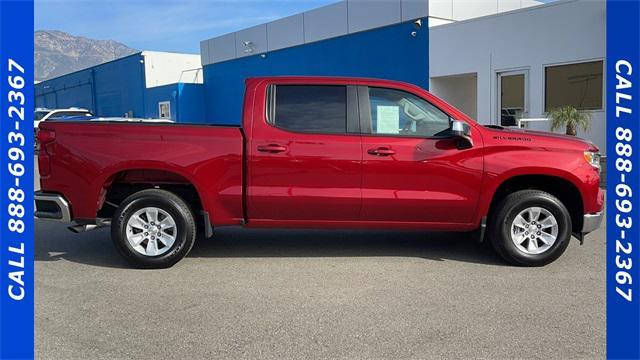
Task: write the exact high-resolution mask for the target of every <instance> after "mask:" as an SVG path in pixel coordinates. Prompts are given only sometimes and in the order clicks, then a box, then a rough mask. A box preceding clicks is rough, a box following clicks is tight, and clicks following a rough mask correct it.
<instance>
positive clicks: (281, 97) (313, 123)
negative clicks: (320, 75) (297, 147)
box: [273, 85, 347, 133]
mask: <svg viewBox="0 0 640 360" xmlns="http://www.w3.org/2000/svg"><path fill="white" fill-rule="evenodd" d="M275 100H276V101H275V113H274V119H273V122H274V123H275V125H276V126H277V127H280V128H283V129H287V130H292V131H301V132H322V133H345V132H346V126H347V88H346V86H307V85H278V86H276V88H275Z"/></svg>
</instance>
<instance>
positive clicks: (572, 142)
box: [484, 125, 599, 152]
mask: <svg viewBox="0 0 640 360" xmlns="http://www.w3.org/2000/svg"><path fill="white" fill-rule="evenodd" d="M484 129H485V130H488V132H489V133H490V135H491V136H493V138H494V139H496V140H502V139H504V140H516V141H517V140H521V141H527V142H528V141H536V142H540V143H545V144H548V145H549V146H552V147H562V148H573V149H576V150H581V151H585V150H587V151H596V152H597V151H599V149H598V147H597V146H596V145H595V144H594V143H592V142H591V141H588V140H585V139H581V138H579V137H575V136H571V135H565V134H557V133H553V132H549V131H535V130H525V129H518V128H505V127H502V126H496V125H488V126H484ZM540 145H542V144H540Z"/></svg>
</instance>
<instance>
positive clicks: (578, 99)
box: [545, 61, 603, 112]
mask: <svg viewBox="0 0 640 360" xmlns="http://www.w3.org/2000/svg"><path fill="white" fill-rule="evenodd" d="M602 81H603V78H602V61H593V62H586V63H580V64H569V65H560V66H548V67H547V68H546V69H545V111H547V112H548V111H551V110H553V109H554V108H557V107H560V106H567V105H570V106H573V107H574V108H576V109H578V110H599V109H602V85H603V82H602Z"/></svg>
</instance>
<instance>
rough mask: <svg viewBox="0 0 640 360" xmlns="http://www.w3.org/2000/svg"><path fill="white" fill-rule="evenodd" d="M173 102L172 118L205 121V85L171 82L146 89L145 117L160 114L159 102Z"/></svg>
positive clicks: (193, 121) (155, 116)
mask: <svg viewBox="0 0 640 360" xmlns="http://www.w3.org/2000/svg"><path fill="white" fill-rule="evenodd" d="M161 101H170V102H171V118H172V119H173V120H175V121H177V122H182V123H191V124H194V123H195V124H197V123H204V122H205V104H204V85H202V84H182V83H179V84H170V85H164V86H157V87H153V88H149V89H146V92H145V114H146V115H145V117H152V118H157V117H159V116H160V114H159V109H158V103H159V102H161Z"/></svg>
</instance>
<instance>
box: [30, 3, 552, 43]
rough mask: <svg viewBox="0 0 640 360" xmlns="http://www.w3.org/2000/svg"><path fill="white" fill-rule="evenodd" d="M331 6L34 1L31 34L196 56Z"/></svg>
mask: <svg viewBox="0 0 640 360" xmlns="http://www.w3.org/2000/svg"><path fill="white" fill-rule="evenodd" d="M542 1H543V2H550V1H552V0H542ZM334 2H337V0H35V28H36V30H61V31H65V32H68V33H70V34H72V35H79V36H85V37H88V38H92V39H100V40H115V41H118V42H121V43H123V44H125V45H127V46H129V47H132V48H135V49H138V50H156V51H175V52H186V53H194V54H195V53H199V52H200V41H202V40H205V39H209V38H212V37H215V36H218V35H223V34H226V33H229V32H233V31H237V30H241V29H245V28H247V27H250V26H253V25H258V24H263V23H265V22H269V21H272V20H276V19H279V18H282V17H285V16H288V15H293V14H297V13H300V12H303V11H306V10H310V9H314V8H317V7H321V6H323V5H327V4H331V3H334Z"/></svg>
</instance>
